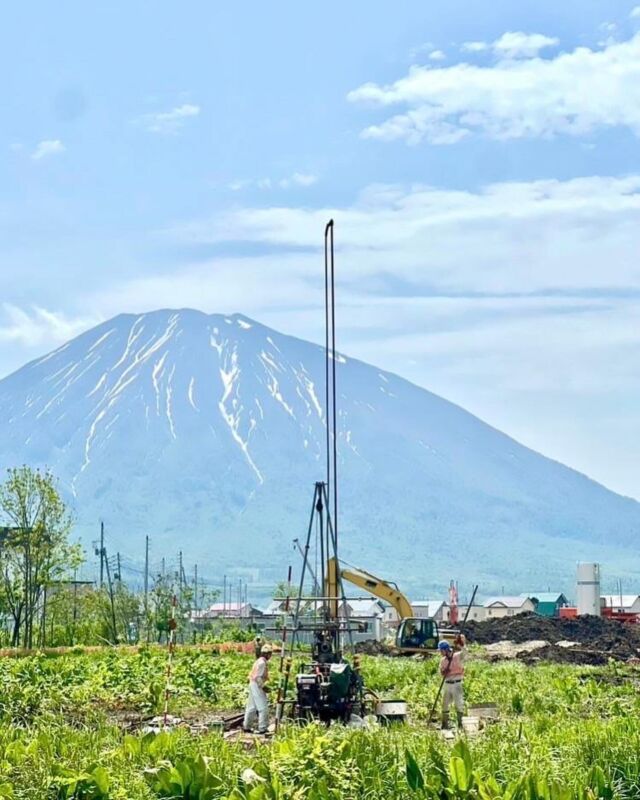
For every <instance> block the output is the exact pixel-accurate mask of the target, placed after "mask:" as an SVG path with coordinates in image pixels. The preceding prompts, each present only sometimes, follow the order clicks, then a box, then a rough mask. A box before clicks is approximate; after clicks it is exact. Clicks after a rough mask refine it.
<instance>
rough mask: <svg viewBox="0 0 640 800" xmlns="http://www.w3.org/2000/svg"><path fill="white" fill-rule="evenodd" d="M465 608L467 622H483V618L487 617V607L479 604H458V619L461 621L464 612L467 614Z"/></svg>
mask: <svg viewBox="0 0 640 800" xmlns="http://www.w3.org/2000/svg"><path fill="white" fill-rule="evenodd" d="M467 609H468V611H469V613H468V615H467V620H468V621H469V622H483V621H484V620H485V619H487V616H488V611H489V609H487V608H485V607H484V606H481V605H473V606H470V607H469V606H468V605H464V606H460V610H459V612H458V616H459V617H460V621H462V619H463V617H464V616H465V614H467ZM496 616H497V615H496Z"/></svg>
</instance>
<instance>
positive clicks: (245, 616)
mask: <svg viewBox="0 0 640 800" xmlns="http://www.w3.org/2000/svg"><path fill="white" fill-rule="evenodd" d="M262 616H263V614H262V611H260V609H259V608H256V606H254V605H252V604H251V603H213V604H212V605H210V606H209V607H208V608H203V609H201V610H200V611H197V612H194V614H193V615H192V618H193V619H194V621H195V620H198V621H207V620H214V619H217V620H239V621H240V620H242V621H244V622H247V621H248V622H251V621H253V620H254V619H256V618H259V617H262Z"/></svg>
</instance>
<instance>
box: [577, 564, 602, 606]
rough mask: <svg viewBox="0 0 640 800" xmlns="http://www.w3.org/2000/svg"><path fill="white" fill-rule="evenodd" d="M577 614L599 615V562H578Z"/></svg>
mask: <svg viewBox="0 0 640 800" xmlns="http://www.w3.org/2000/svg"><path fill="white" fill-rule="evenodd" d="M577 600H578V602H577V607H578V616H583V615H584V614H591V615H592V616H594V617H599V616H600V564H593V563H591V562H589V563H585V564H578V587H577Z"/></svg>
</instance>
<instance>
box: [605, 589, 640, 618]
mask: <svg viewBox="0 0 640 800" xmlns="http://www.w3.org/2000/svg"><path fill="white" fill-rule="evenodd" d="M600 604H601V605H602V606H604V607H605V608H612V609H613V610H614V611H615V612H624V613H626V614H640V595H637V594H623V595H619V594H605V595H602V597H601V598H600Z"/></svg>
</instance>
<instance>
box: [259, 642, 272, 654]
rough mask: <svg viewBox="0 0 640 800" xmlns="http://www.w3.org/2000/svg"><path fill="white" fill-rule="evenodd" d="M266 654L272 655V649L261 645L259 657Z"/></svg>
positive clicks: (269, 646) (268, 645)
mask: <svg viewBox="0 0 640 800" xmlns="http://www.w3.org/2000/svg"><path fill="white" fill-rule="evenodd" d="M267 653H273V647H271V645H270V644H263V645H262V647H261V648H260V655H263V656H264V655H266V654H267Z"/></svg>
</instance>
